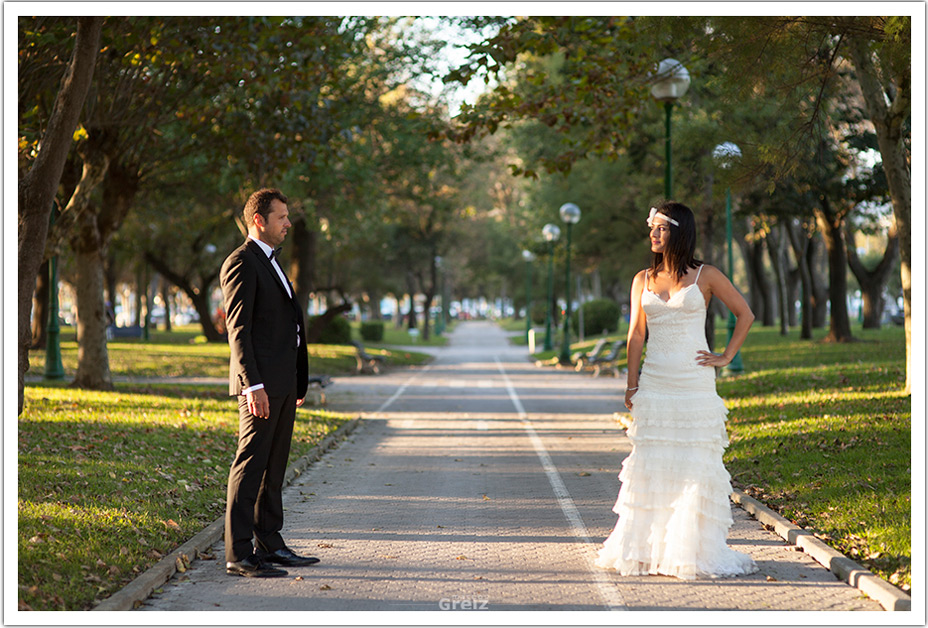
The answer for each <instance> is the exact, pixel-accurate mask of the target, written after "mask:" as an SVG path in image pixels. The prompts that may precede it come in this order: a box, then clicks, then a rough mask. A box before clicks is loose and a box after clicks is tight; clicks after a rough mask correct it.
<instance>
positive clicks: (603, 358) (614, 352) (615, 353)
mask: <svg viewBox="0 0 928 628" xmlns="http://www.w3.org/2000/svg"><path fill="white" fill-rule="evenodd" d="M626 344H627V343H626V341H625V340H616V341H615V343H614V344H613V345H612V349H611V350H610V351H609V353H607V354H606V355H600V356H597V357H596V358H594V359H592V360H591V361H590V365H591V366H592V367H593V377H599V374H600V373H602V372H603V371H612V374H613V375H614V376H615V377H618V376H619V365H618V362H619V352H621V351H622V349H624V348H625V345H626Z"/></svg>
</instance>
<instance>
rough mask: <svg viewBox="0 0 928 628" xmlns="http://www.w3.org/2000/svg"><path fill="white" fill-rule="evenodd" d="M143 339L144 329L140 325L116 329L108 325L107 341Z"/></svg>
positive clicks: (114, 326)
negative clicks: (114, 339)
mask: <svg viewBox="0 0 928 628" xmlns="http://www.w3.org/2000/svg"><path fill="white" fill-rule="evenodd" d="M141 337H142V327H141V326H140V325H130V326H128V327H116V325H108V326H107V328H106V339H107V340H111V339H113V338H141Z"/></svg>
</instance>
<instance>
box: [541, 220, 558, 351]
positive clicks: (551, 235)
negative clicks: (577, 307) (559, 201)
mask: <svg viewBox="0 0 928 628" xmlns="http://www.w3.org/2000/svg"><path fill="white" fill-rule="evenodd" d="M541 235H542V236H544V239H545V241H546V242H547V243H548V302H547V304H546V305H545V351H550V350H551V349H553V348H554V341H553V339H552V338H551V302H552V301H554V243H555V242H557V239H558V238H559V237H561V230H560V228H559V227H558V226H557V225H552V224H551V223H548V224H546V225H545V226H544V228H543V229H542V230H541Z"/></svg>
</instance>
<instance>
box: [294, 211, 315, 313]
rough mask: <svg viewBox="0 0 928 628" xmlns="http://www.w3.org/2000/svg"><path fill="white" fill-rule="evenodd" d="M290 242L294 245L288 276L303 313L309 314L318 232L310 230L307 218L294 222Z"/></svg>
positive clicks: (302, 217)
mask: <svg viewBox="0 0 928 628" xmlns="http://www.w3.org/2000/svg"><path fill="white" fill-rule="evenodd" d="M290 240H291V242H292V243H293V249H292V256H293V257H292V258H291V260H290V269H289V273H288V275H289V277H290V283H292V284H293V290H294V291H295V292H296V300H297V303H299V304H300V307H301V308H302V309H303V312H308V311H309V297H310V295H311V294H312V293H313V291H314V290H315V285H314V282H313V274H314V272H315V267H316V232H315V231H314V230H312V229H310V228H309V225H307V223H306V217H305V216H300V217H298V218H297V219H296V220H294V222H293V228H292V229H291V233H290Z"/></svg>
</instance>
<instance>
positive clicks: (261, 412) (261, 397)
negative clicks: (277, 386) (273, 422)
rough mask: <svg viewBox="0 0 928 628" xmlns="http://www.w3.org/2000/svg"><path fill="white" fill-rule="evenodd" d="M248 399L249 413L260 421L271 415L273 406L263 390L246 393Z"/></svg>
mask: <svg viewBox="0 0 928 628" xmlns="http://www.w3.org/2000/svg"><path fill="white" fill-rule="evenodd" d="M245 396H246V397H247V398H248V411H249V412H251V414H252V415H254V416H255V417H257V418H259V419H266V418H268V417H269V416H270V415H271V404H270V402H269V401H268V400H267V392H265V390H264V389H263V388H259V389H258V390H252V391H250V392H247V393H245Z"/></svg>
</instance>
